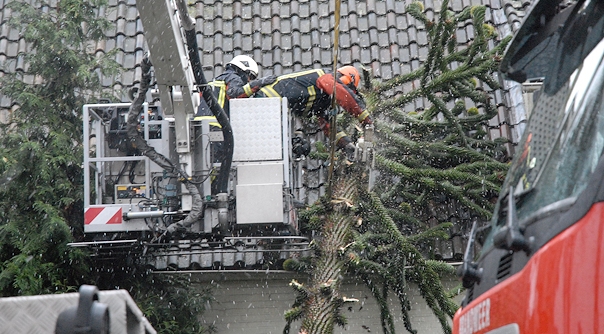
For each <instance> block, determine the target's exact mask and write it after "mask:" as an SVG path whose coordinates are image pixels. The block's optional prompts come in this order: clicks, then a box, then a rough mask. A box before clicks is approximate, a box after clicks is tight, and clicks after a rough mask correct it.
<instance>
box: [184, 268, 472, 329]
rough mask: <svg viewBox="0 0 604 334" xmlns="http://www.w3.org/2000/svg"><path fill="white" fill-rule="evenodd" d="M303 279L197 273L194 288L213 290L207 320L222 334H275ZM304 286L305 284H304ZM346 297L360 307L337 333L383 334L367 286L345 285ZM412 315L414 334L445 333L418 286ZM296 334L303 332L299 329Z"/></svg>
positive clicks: (448, 282) (451, 281)
mask: <svg viewBox="0 0 604 334" xmlns="http://www.w3.org/2000/svg"><path fill="white" fill-rule="evenodd" d="M293 278H296V279H297V280H298V281H302V279H300V278H299V276H295V275H292V274H291V273H280V272H278V273H270V274H267V273H264V272H263V273H253V272H247V273H202V274H199V273H195V274H192V281H193V282H194V283H193V284H196V285H198V286H206V285H208V284H210V285H212V286H213V287H214V298H215V301H214V302H213V303H212V304H211V305H210V309H209V310H207V311H206V313H205V314H204V315H203V317H202V319H203V321H204V323H206V324H213V325H214V326H215V327H216V329H217V330H218V333H219V334H230V333H246V334H276V333H282V332H283V327H284V325H285V320H284V318H283V314H284V312H285V311H286V310H288V309H289V308H290V307H291V304H292V303H293V301H294V297H295V294H294V291H293V289H292V288H291V287H290V286H289V285H288V284H289V282H290V281H291V280H292V279H293ZM303 283H306V281H304V282H303ZM443 284H444V285H445V286H446V287H448V288H453V287H455V286H456V285H457V284H458V281H457V279H456V278H455V277H451V278H446V279H444V280H443ZM342 292H343V295H345V296H346V297H349V298H357V299H359V302H358V303H356V304H350V305H351V307H350V308H349V309H346V310H345V311H344V312H343V314H344V315H345V316H346V317H347V319H348V325H347V326H346V328H345V329H343V328H336V330H335V331H334V333H336V334H338V333H381V332H382V331H381V325H380V317H379V310H378V307H377V305H376V303H375V301H374V299H373V297H372V296H371V293H370V292H369V290H368V289H367V288H366V287H365V286H364V285H363V283H362V282H357V281H355V280H354V279H348V280H346V281H345V283H344V285H343V289H342ZM408 294H409V298H410V301H411V307H412V310H411V312H410V314H411V317H412V322H413V325H414V329H416V330H417V331H418V333H442V332H443V331H442V329H441V327H440V324H439V323H438V320H437V319H436V317H435V316H434V314H433V313H432V311H431V310H430V309H429V308H428V306H427V305H426V303H425V302H424V300H423V299H422V298H421V296H420V295H419V291H418V290H417V288H416V287H415V286H413V285H412V286H410V288H409V289H408ZM461 298H462V296H459V297H458V298H457V301H458V303H459V301H460V300H461ZM390 304H391V309H392V310H394V312H393V314H394V315H395V323H396V330H397V333H407V331H406V330H405V328H404V325H403V321H402V317H401V316H400V307H399V304H398V301H397V300H391V302H390ZM295 325H296V326H294V327H293V328H292V331H291V333H292V334H295V333H297V332H298V328H299V325H300V324H299V323H296V324H295Z"/></svg>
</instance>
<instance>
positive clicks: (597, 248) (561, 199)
mask: <svg viewBox="0 0 604 334" xmlns="http://www.w3.org/2000/svg"><path fill="white" fill-rule="evenodd" d="M501 71H502V72H503V73H504V74H505V75H506V77H507V78H508V79H511V80H515V81H518V82H525V81H527V80H531V79H535V78H543V86H542V88H541V90H540V91H539V93H538V95H539V96H538V98H537V101H536V103H535V107H534V109H533V110H532V111H531V115H530V118H529V121H528V123H527V124H526V128H525V130H524V132H523V138H522V140H521V141H520V144H519V145H518V149H517V152H516V155H515V157H514V160H513V162H512V165H511V166H510V170H509V173H508V175H507V178H506V180H505V183H504V187H503V188H502V192H501V195H500V197H499V200H498V204H497V206H496V209H495V212H494V216H493V219H492V221H491V223H490V225H489V226H488V227H487V228H484V229H478V228H475V229H474V228H473V231H472V236H471V238H470V239H471V242H470V243H469V245H468V248H467V251H466V255H465V258H464V263H463V265H462V266H461V268H460V270H459V274H460V276H461V278H462V280H463V284H464V286H465V287H466V288H467V294H466V297H465V299H464V301H463V303H462V307H461V308H460V309H459V311H458V312H457V314H456V315H455V318H454V321H453V333H457V334H473V333H489V334H513V333H602V332H603V331H604V158H603V157H604V156H603V155H602V153H603V152H604V2H603V1H595V0H579V1H576V2H575V3H571V4H569V3H567V2H563V3H561V2H560V1H559V0H540V1H538V2H537V3H535V4H534V6H533V8H532V9H531V11H530V13H529V14H528V15H527V17H526V19H525V21H524V23H523V25H522V26H521V28H520V29H519V30H518V32H517V34H516V36H515V37H514V40H513V41H512V43H511V44H510V46H509V47H508V50H507V52H506V55H505V56H504V59H503V60H502V64H501ZM475 243H480V244H481V251H480V254H479V255H478V256H477V257H476V258H475V257H474V255H473V250H474V249H475V248H476V247H475Z"/></svg>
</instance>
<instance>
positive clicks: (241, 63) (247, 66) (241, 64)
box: [227, 55, 258, 79]
mask: <svg viewBox="0 0 604 334" xmlns="http://www.w3.org/2000/svg"><path fill="white" fill-rule="evenodd" d="M228 64H231V65H233V66H237V67H238V68H240V69H241V70H242V71H244V72H245V73H247V74H248V75H250V74H251V76H250V79H255V78H256V77H257V76H258V64H256V62H255V61H254V59H252V57H250V56H245V55H239V56H236V57H235V58H233V59H232V60H231V61H230V62H228V63H227V65H228Z"/></svg>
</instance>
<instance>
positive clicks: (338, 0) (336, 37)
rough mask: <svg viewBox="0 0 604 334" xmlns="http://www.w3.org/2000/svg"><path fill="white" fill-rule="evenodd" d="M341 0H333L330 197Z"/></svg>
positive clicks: (333, 162) (329, 195) (334, 142)
mask: <svg viewBox="0 0 604 334" xmlns="http://www.w3.org/2000/svg"><path fill="white" fill-rule="evenodd" d="M341 3H342V2H341V0H335V5H336V8H335V10H334V16H335V24H334V27H333V32H334V42H333V72H332V73H333V92H332V95H331V111H332V115H331V118H330V119H329V123H330V125H329V127H330V131H329V143H330V152H329V159H330V161H329V174H328V177H327V180H328V185H327V196H328V197H329V198H331V186H332V182H333V167H334V164H335V154H336V118H337V116H338V113H337V111H336V110H337V107H338V104H337V102H336V83H337V71H338V56H339V41H340V6H341Z"/></svg>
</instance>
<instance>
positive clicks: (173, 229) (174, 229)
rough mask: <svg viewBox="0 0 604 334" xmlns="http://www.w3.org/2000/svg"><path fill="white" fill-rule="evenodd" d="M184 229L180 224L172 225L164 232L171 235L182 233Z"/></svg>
mask: <svg viewBox="0 0 604 334" xmlns="http://www.w3.org/2000/svg"><path fill="white" fill-rule="evenodd" d="M184 230H185V228H184V227H183V226H182V225H181V224H180V223H172V224H170V226H168V228H167V229H166V232H167V233H168V234H173V233H174V232H177V231H178V232H182V231H184Z"/></svg>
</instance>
